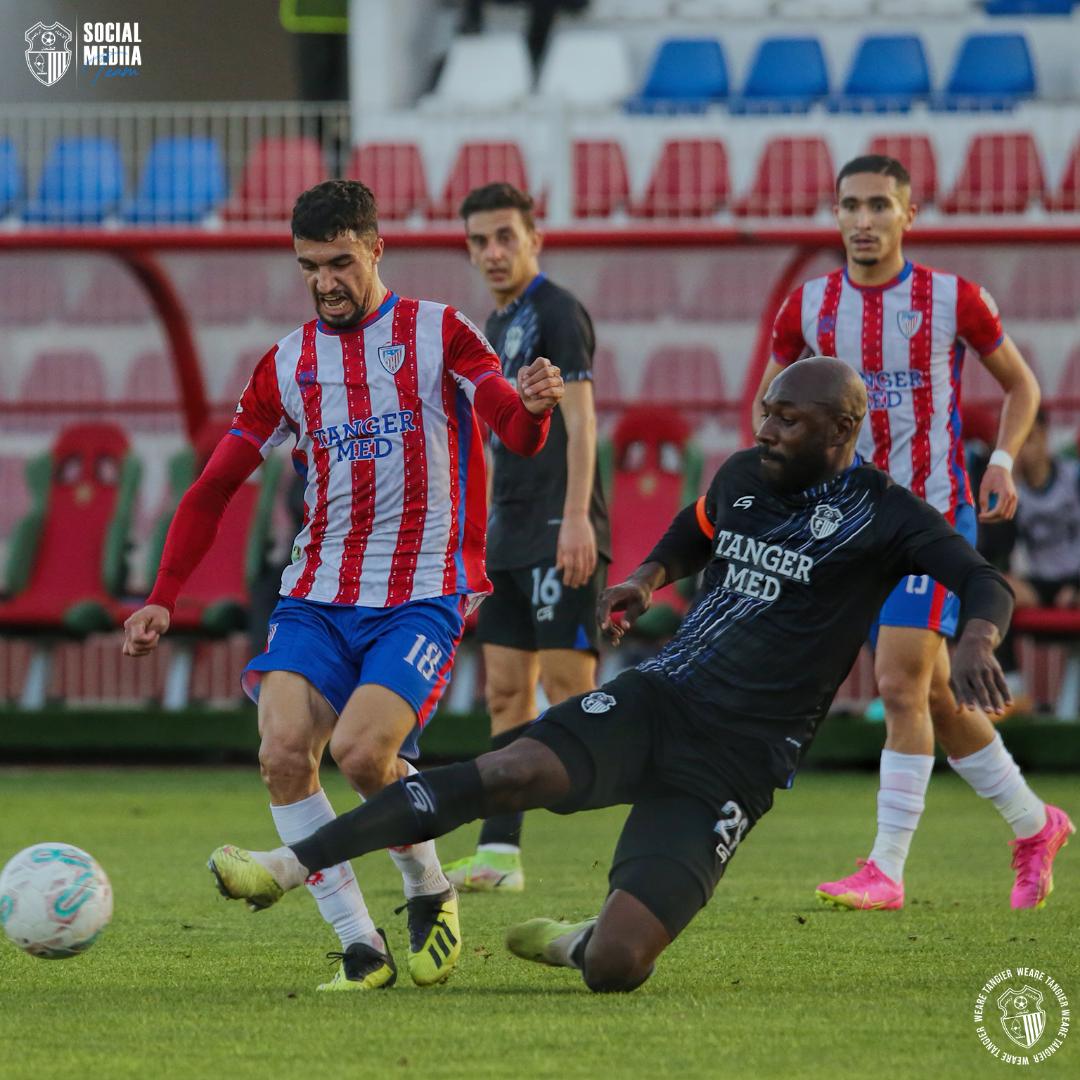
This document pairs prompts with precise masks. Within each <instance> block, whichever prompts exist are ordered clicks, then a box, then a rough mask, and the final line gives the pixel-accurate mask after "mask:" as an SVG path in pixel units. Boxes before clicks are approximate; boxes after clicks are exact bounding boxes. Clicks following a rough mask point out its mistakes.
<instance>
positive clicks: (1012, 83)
mask: <svg viewBox="0 0 1080 1080" xmlns="http://www.w3.org/2000/svg"><path fill="white" fill-rule="evenodd" d="M1034 96H1035V68H1034V66H1033V65H1032V62H1031V53H1030V51H1029V50H1028V43H1027V39H1026V38H1025V37H1024V36H1023V35H1022V34H971V35H969V36H968V37H966V38H965V39H964V40H963V42H961V45H960V50H959V52H958V53H957V57H956V63H955V64H953V70H952V74H951V75H950V76H949V82H948V85H947V86H946V87H945V94H944V96H943V97H942V98H941V99H939V100H938V101H936V102H935V104H936V105H939V106H943V107H944V108H946V109H1011V108H1012V107H1013V106H1014V105H1016V104H1017V103H1018V102H1020V101H1023V100H1024V99H1025V98H1030V97H1034Z"/></svg>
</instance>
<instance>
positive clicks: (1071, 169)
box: [1046, 139, 1080, 212]
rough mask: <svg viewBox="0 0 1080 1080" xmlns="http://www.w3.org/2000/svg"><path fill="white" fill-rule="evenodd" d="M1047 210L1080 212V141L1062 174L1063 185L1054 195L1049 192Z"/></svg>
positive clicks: (1070, 155) (1073, 149) (1078, 140)
mask: <svg viewBox="0 0 1080 1080" xmlns="http://www.w3.org/2000/svg"><path fill="white" fill-rule="evenodd" d="M1046 208H1047V210H1065V211H1067V212H1075V211H1077V210H1080V139H1077V141H1076V145H1075V146H1074V147H1073V148H1072V153H1071V154H1069V160H1068V162H1067V164H1066V165H1065V171H1064V172H1063V173H1062V174H1061V185H1060V186H1059V187H1058V189H1057V191H1055V192H1054V193H1053V194H1051V193H1049V192H1047V195H1046Z"/></svg>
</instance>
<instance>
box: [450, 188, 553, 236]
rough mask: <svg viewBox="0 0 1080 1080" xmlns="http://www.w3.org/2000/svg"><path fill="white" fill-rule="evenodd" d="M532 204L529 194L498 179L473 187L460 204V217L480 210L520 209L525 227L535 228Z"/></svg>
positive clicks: (465, 217) (465, 216)
mask: <svg viewBox="0 0 1080 1080" xmlns="http://www.w3.org/2000/svg"><path fill="white" fill-rule="evenodd" d="M533 206H534V204H533V200H532V196H531V195H528V194H526V193H525V192H524V191H521V190H520V189H519V188H516V187H514V185H513V184H508V183H507V182H506V181H505V180H499V181H497V182H496V183H494V184H485V185H484V186H483V187H478V188H473V190H472V191H470V192H469V194H468V195H466V196H465V201H464V202H463V203H462V204H461V217H462V220H466V219H467V218H468V216H469V215H470V214H478V213H480V212H481V211H482V210H520V211H521V216H522V219H523V220H524V222H525V226H526V228H528V229H535V228H536V222H535V221H534V220H533Z"/></svg>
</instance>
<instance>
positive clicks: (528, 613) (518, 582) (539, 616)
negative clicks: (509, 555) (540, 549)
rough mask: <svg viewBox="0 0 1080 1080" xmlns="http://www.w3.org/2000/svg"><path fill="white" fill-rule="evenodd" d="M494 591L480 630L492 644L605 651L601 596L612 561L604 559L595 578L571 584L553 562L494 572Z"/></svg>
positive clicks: (479, 620) (482, 609)
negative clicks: (598, 609) (575, 585)
mask: <svg viewBox="0 0 1080 1080" xmlns="http://www.w3.org/2000/svg"><path fill="white" fill-rule="evenodd" d="M488 576H489V577H490V578H491V584H492V585H493V586H494V592H493V593H492V594H491V595H490V596H489V597H487V599H486V600H485V601H484V602H483V603H482V604H481V605H480V613H479V615H478V616H477V623H476V636H477V638H478V639H479V640H480V641H481V642H483V643H484V644H486V645H503V646H505V647H506V648H508V649H524V650H525V651H526V652H537V651H538V650H540V649H581V650H584V651H587V652H592V653H596V652H598V651H599V644H600V631H599V629H598V627H597V625H596V601H597V600H598V599H599V596H600V593H601V592H603V590H604V586H605V585H606V584H607V562H606V561H605V560H604V559H600V560H598V562H597V564H596V571H595V572H594V573H593V576H592V577H591V578H590V579H589V581H588V582H587V583H586V584H585V585H582V586H581V587H580V588H577V589H568V588H567V587H566V586H565V585H564V584H563V582H562V572H561V571H559V570H556V569H555V566H554V563H553V562H546V563H541V564H538V565H537V566H526V567H521V568H519V569H516V570H493V571H491V572H490V574H489V575H488Z"/></svg>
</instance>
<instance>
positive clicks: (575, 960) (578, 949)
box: [570, 926, 596, 972]
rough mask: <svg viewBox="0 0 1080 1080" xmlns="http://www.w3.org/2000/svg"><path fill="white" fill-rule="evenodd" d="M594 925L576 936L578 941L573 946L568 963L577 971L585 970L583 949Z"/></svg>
mask: <svg viewBox="0 0 1080 1080" xmlns="http://www.w3.org/2000/svg"><path fill="white" fill-rule="evenodd" d="M595 929H596V927H595V926H590V927H589V929H588V930H586V931H585V933H584V934H582V935H581V937H580V938H578V943H577V944H576V945H575V946H574V948H573V950H572V951H571V953H570V963H571V964H573V965H574V967H576V968H577V969H578V971H581V972H584V970H585V949H586V948H587V947H588V944H589V938H591V937H592V936H593V931H594V930H595Z"/></svg>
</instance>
